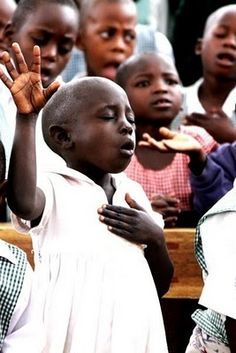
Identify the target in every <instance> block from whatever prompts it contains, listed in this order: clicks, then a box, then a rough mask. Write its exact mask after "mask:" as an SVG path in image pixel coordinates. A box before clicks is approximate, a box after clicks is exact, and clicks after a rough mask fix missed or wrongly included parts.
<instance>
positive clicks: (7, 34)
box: [3, 22, 15, 48]
mask: <svg viewBox="0 0 236 353" xmlns="http://www.w3.org/2000/svg"><path fill="white" fill-rule="evenodd" d="M14 33H15V28H14V26H13V24H12V23H11V22H8V23H7V25H6V27H5V28H4V31H3V40H4V42H5V43H6V44H7V46H8V47H9V48H10V47H11V45H12V43H13V35H14Z"/></svg>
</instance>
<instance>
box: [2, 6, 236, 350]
mask: <svg viewBox="0 0 236 353" xmlns="http://www.w3.org/2000/svg"><path fill="white" fill-rule="evenodd" d="M186 30H187V29H186ZM144 48H148V49H144ZM196 52H197V54H198V55H200V56H201V60H202V67H203V71H202V78H201V79H200V80H198V81H197V82H196V83H195V84H194V85H192V86H191V87H183V85H182V84H181V77H179V74H178V72H177V69H176V67H175V63H174V53H173V50H172V47H171V44H170V42H169V41H168V39H167V38H166V37H165V35H163V34H162V33H159V32H155V31H154V30H153V29H152V28H151V27H148V28H147V27H145V26H143V27H142V26H141V25H140V24H137V8H136V4H135V1H133V0H81V1H75V0H20V1H19V2H18V3H17V4H16V3H15V2H14V1H13V0H2V1H1V4H0V98H1V100H0V138H1V143H0V194H1V195H0V196H1V198H0V203H1V204H3V205H6V204H7V210H6V216H5V217H6V220H7V221H9V220H10V218H9V217H10V216H9V214H10V213H11V221H12V224H13V225H14V227H15V228H16V229H17V230H19V231H21V232H25V233H29V234H30V236H31V237H32V242H33V250H34V262H35V270H34V273H33V271H32V269H31V268H30V265H29V264H28V262H27V259H26V255H25V254H24V253H23V252H22V250H20V249H18V248H17V247H15V246H13V245H10V244H8V243H5V242H3V241H2V240H1V242H0V260H1V261H0V271H1V273H0V293H1V295H0V304H1V315H0V351H1V352H3V353H14V352H19V351H20V352H21V351H22V352H23V351H24V352H26V351H27V352H28V351H30V352H32V353H34V352H35V353H74V352H83V353H118V352H119V353H120V352H122V353H147V352H149V353H158V352H160V353H167V352H168V345H167V339H166V333H165V328H164V323H163V318H162V313H161V308H160V303H159V299H160V298H161V297H162V296H163V295H164V294H165V293H166V292H167V291H168V289H169V286H170V283H171V280H172V276H173V264H172V262H171V259H170V257H169V254H168V249H167V246H166V242H165V237H164V233H163V228H164V227H196V238H195V254H196V258H197V260H198V262H199V265H200V267H201V270H202V272H203V277H204V286H203V290H202V294H201V297H200V304H201V305H202V307H201V309H198V310H197V311H196V312H195V313H194V314H193V316H192V317H193V320H194V321H195V323H196V327H195V328H194V330H193V333H192V336H191V337H190V340H189V344H188V346H187V348H186V353H203V352H204V353H213V352H218V353H235V352H236V339H235V337H236V312H235V309H233V308H234V306H235V300H236V291H235V288H236V287H235V270H234V269H235V267H234V266H235V258H236V257H235V253H236V248H235V244H236V242H235V240H234V226H233V224H234V222H235V212H236V203H235V201H234V199H235V187H236V186H235V185H236V184H234V180H235V177H236V145H235V140H236V115H235V102H236V99H235V92H236V91H235V85H236V5H234V4H233V5H227V6H223V7H221V8H219V9H217V10H216V11H214V12H213V13H212V14H211V15H210V16H209V17H208V19H207V21H206V24H205V28H204V32H203V36H202V38H201V39H199V41H198V43H197V46H196ZM78 54H79V55H78ZM81 54H82V56H81ZM74 60H81V63H83V69H82V70H81V69H79V70H78V72H77V73H76V74H75V75H74V73H75V72H74V73H73V78H72V76H70V79H71V80H70V82H67V83H65V82H63V79H62V77H61V75H62V76H63V77H64V78H65V77H66V73H68V70H70V65H72V66H73V61H74ZM78 62H79V61H78ZM78 62H77V64H78ZM77 67H78V66H77ZM66 81H67V79H66ZM4 207H5V206H4ZM1 208H2V207H1ZM16 283H17V285H16ZM203 307H205V308H206V309H205V310H204V309H203Z"/></svg>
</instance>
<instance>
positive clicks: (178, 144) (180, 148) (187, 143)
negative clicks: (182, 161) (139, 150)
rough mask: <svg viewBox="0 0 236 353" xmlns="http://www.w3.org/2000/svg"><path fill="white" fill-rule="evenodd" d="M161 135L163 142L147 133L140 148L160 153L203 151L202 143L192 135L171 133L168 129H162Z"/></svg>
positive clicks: (140, 143) (160, 130)
mask: <svg viewBox="0 0 236 353" xmlns="http://www.w3.org/2000/svg"><path fill="white" fill-rule="evenodd" d="M159 133H160V134H161V136H162V137H163V139H162V140H161V141H157V140H155V139H154V138H152V137H151V136H150V135H149V134H147V133H145V134H143V141H140V142H139V146H146V147H149V148H151V149H157V150H158V151H160V152H182V153H190V152H196V151H200V150H201V149H202V147H201V145H200V143H199V142H198V141H197V140H196V139H195V138H194V137H192V136H190V135H187V134H183V133H179V132H176V131H171V130H169V129H168V128H166V127H161V128H160V129H159Z"/></svg>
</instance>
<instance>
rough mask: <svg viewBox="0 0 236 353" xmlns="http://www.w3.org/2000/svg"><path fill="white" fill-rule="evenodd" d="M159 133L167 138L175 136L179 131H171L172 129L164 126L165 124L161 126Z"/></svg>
mask: <svg viewBox="0 0 236 353" xmlns="http://www.w3.org/2000/svg"><path fill="white" fill-rule="evenodd" d="M159 133H160V134H161V135H162V136H163V138H165V139H172V138H173V137H175V136H176V135H177V133H176V132H175V131H171V130H170V129H168V128H167V127H164V126H162V127H160V129H159Z"/></svg>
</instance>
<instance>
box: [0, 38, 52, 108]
mask: <svg viewBox="0 0 236 353" xmlns="http://www.w3.org/2000/svg"><path fill="white" fill-rule="evenodd" d="M12 49H13V51H14V54H15V58H16V63H17V66H16V67H15V66H14V65H13V63H12V61H11V58H10V55H9V53H8V52H6V51H5V52H3V53H2V54H1V58H2V61H3V63H4V65H5V67H6V69H7V71H8V74H9V76H10V78H9V77H8V76H7V75H6V74H5V73H4V72H3V71H2V70H1V69H0V79H1V80H2V81H3V83H4V84H5V85H6V86H7V87H8V89H9V90H10V92H11V94H12V97H13V99H14V102H15V104H16V106H17V109H18V112H19V113H20V114H31V113H38V112H39V111H40V110H41V109H42V108H43V107H44V105H45V104H46V102H47V101H48V99H49V98H50V97H51V96H52V95H53V93H54V92H55V91H56V90H57V89H58V87H59V83H58V82H53V83H52V84H51V85H50V86H49V87H47V88H45V89H44V88H43V86H42V82H41V76H40V68H41V58H40V48H39V47H38V46H34V48H33V63H32V65H31V67H30V68H28V66H27V64H26V62H25V59H24V56H23V54H22V52H21V49H20V47H19V45H18V44H17V43H13V44H12Z"/></svg>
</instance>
